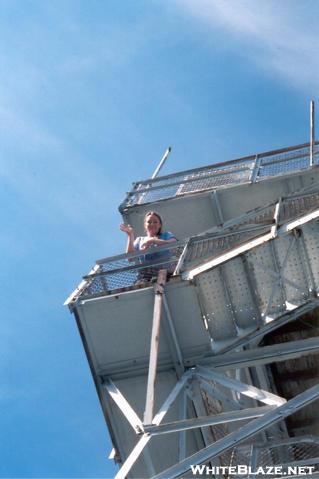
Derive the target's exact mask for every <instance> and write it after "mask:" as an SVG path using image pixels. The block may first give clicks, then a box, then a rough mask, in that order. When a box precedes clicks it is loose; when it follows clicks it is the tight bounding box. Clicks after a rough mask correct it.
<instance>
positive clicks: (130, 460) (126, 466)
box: [114, 371, 192, 479]
mask: <svg viewBox="0 0 319 479" xmlns="http://www.w3.org/2000/svg"><path fill="white" fill-rule="evenodd" d="M191 375H192V373H191V372H190V371H187V372H186V373H184V374H183V376H182V377H181V379H180V380H179V381H178V382H177V383H176V384H175V386H174V388H173V389H172V391H171V392H170V394H169V395H168V396H167V398H166V400H165V401H164V403H163V404H162V407H161V408H160V410H159V411H158V413H157V414H156V415H155V416H154V419H153V421H152V424H156V425H159V424H160V423H161V422H162V420H163V418H164V417H165V414H166V413H167V411H168V410H169V408H170V407H171V405H172V404H173V402H174V401H175V399H176V397H177V396H178V394H179V393H180V392H181V390H182V389H183V387H184V385H185V383H186V381H188V379H189V378H190V377H191ZM150 439H151V436H150V435H149V434H144V435H143V436H142V437H141V438H140V440H139V441H138V443H137V444H136V445H135V447H134V448H133V450H132V452H131V453H130V455H129V456H128V457H127V459H126V461H125V462H124V463H123V465H122V467H121V469H120V470H119V472H118V473H117V474H116V476H115V478H114V479H125V478H126V476H127V474H128V473H129V472H130V470H131V469H132V467H133V465H134V464H135V462H136V461H137V459H138V458H139V457H140V455H141V453H142V451H143V449H144V447H145V446H146V445H147V443H148V442H149V440H150Z"/></svg>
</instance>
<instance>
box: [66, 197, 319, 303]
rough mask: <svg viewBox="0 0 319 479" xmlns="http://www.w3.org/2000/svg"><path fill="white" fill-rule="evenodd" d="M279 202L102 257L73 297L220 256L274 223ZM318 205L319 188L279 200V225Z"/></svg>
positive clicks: (141, 280) (139, 284)
mask: <svg viewBox="0 0 319 479" xmlns="http://www.w3.org/2000/svg"><path fill="white" fill-rule="evenodd" d="M277 205H278V202H274V203H271V204H269V205H267V206H265V207H261V208H257V209H256V210H253V211H250V212H248V213H245V214H244V215H242V216H240V217H239V218H236V219H232V220H230V221H228V222H226V223H225V224H224V225H223V226H216V227H214V228H212V229H211V230H210V231H209V232H207V233H205V234H202V235H197V236H194V237H192V238H188V239H186V240H184V241H178V242H176V243H173V244H170V245H169V246H161V247H156V248H152V249H149V250H148V251H147V252H145V253H143V252H141V251H138V252H136V253H130V254H122V255H118V256H113V257H109V258H103V259H101V260H98V261H97V262H96V267H95V268H94V269H93V270H92V271H91V272H90V273H89V274H88V275H87V276H84V281H83V282H82V283H81V284H80V286H79V287H78V288H77V289H76V291H75V292H74V294H73V296H72V295H71V297H70V298H71V300H72V301H73V300H75V299H76V298H78V297H82V296H85V297H87V296H95V295H101V294H108V293H114V291H117V290H123V289H125V288H131V287H142V286H145V285H146V286H147V285H148V283H150V282H151V281H152V280H153V279H154V278H155V277H156V276H157V273H158V271H159V269H167V270H168V272H169V274H171V275H177V274H179V273H181V272H182V271H184V270H185V269H188V268H192V267H194V266H196V265H199V264H201V263H203V262H204V261H205V260H207V259H208V258H209V259H212V258H214V257H217V256H219V255H221V254H223V253H224V252H226V251H227V250H229V249H231V248H234V247H235V246H238V245H240V244H243V243H244V242H247V241H249V240H250V239H253V238H256V236H258V235H262V234H264V233H265V232H267V231H270V229H271V228H272V227H273V226H274V216H275V213H276V207H277ZM318 208H319V189H318V188H317V189H313V190H312V191H309V192H304V194H303V195H301V194H299V195H292V196H289V197H287V198H283V199H281V200H280V207H279V211H278V218H277V225H278V226H280V225H282V224H283V223H285V222H287V221H288V220H290V219H292V218H293V219H296V218H298V216H301V215H304V214H308V213H311V212H312V211H314V210H316V209H318Z"/></svg>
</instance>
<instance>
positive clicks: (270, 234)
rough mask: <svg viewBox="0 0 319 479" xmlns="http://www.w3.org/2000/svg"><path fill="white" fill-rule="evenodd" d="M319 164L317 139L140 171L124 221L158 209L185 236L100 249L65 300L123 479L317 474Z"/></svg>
mask: <svg viewBox="0 0 319 479" xmlns="http://www.w3.org/2000/svg"><path fill="white" fill-rule="evenodd" d="M318 165H319V142H313V143H312V144H311V143H310V144H309V143H307V144H303V145H298V146H293V147H289V148H284V149H281V150H277V151H271V152H267V153H261V154H257V155H252V156H249V157H245V158H240V159H237V160H233V161H229V162H226V163H214V164H213V165H211V166H206V167H203V168H196V169H192V170H188V171H183V172H180V173H177V174H171V175H166V176H160V177H155V178H151V179H149V180H146V181H139V182H137V183H134V184H133V188H132V190H131V191H130V192H129V193H128V194H127V196H126V198H125V200H124V201H123V203H122V204H121V206H120V212H121V214H122V216H123V220H124V222H126V223H130V224H131V225H133V227H134V230H135V231H136V233H137V234H138V235H141V234H143V218H144V215H145V213H146V212H147V211H149V210H155V211H157V212H159V214H160V215H161V216H162V218H163V219H164V223H165V225H164V226H165V229H167V230H170V231H173V232H174V234H175V235H176V237H177V238H178V239H179V241H178V242H177V243H172V244H170V245H169V247H165V248H164V247H161V248H156V251H157V252H161V250H163V251H165V254H164V255H163V254H160V255H157V256H158V258H157V259H154V260H152V261H145V258H144V257H143V256H141V252H136V253H131V254H122V255H119V256H114V257H110V258H103V259H101V260H98V261H97V262H96V265H95V266H94V267H93V269H92V270H91V271H90V272H89V274H88V275H86V276H84V278H83V281H82V282H81V283H80V285H79V286H78V287H77V289H76V290H75V291H74V292H73V293H72V294H71V296H70V297H69V298H68V299H67V301H66V304H68V306H69V308H70V310H71V312H72V313H73V314H74V316H75V318H76V322H77V325H78V328H79V332H80V335H81V338H82V341H83V346H84V348H85V351H86V354H87V358H88V362H89V364H90V368H91V372H92V375H93V378H94V381H95V385H96V389H97V393H98V395H99V399H100V402H101V407H102V409H103V413H104V416H105V421H106V424H107V427H108V429H109V432H110V436H111V440H112V442H113V446H114V458H115V460H116V461H117V462H118V464H119V472H118V474H117V475H116V478H117V479H120V478H126V477H128V478H154V479H155V478H156V479H160V478H165V479H167V478H177V477H181V476H182V477H195V476H196V475H195V474H194V473H193V471H192V466H194V465H203V467H204V468H203V469H202V470H203V471H204V472H203V475H202V476H201V477H205V471H206V473H207V474H208V476H209V477H216V478H219V477H221V478H227V477H232V478H235V477H241V478H243V477H246V478H250V479H253V478H255V477H256V476H255V472H256V470H257V469H258V467H264V468H265V467H266V466H280V467H282V471H283V473H284V472H286V471H290V473H292V472H294V473H295V476H294V477H295V478H297V477H299V476H300V477H301V475H302V474H303V472H305V471H311V472H312V473H313V474H312V476H311V477H313V478H315V477H319V472H316V471H319V468H318V464H319V407H318V406H319V401H318V399H319V384H317V383H318V371H319V366H318V353H319V340H318V331H319V329H318V327H319V319H318V318H319V309H318V308H319V299H318V294H319V293H318V291H319V168H318ZM155 256H156V255H155ZM155 256H154V257H155ZM168 270H169V271H171V272H173V274H172V275H170V276H169V277H167V275H166V272H167V271H168ZM141 271H143V275H142V277H143V278H144V279H143V280H142V281H141V279H140V278H141ZM147 271H149V272H150V274H149V277H148V278H147V276H146V275H145V272H147ZM154 272H156V274H155V273H154ZM238 465H240V466H241V467H244V466H245V467H246V470H247V474H246V475H243V474H241V475H239V474H238V469H237V468H236V467H237V466H238ZM226 466H227V467H226ZM206 467H207V468H208V469H205V468H206ZM199 471H200V470H199ZM300 471H301V473H300ZM198 477H199V476H198ZM264 477H267V476H264ZM271 477H272V478H274V477H276V476H274V475H273V474H272V475H271ZM278 477H279V476H278Z"/></svg>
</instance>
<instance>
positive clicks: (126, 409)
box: [103, 379, 143, 432]
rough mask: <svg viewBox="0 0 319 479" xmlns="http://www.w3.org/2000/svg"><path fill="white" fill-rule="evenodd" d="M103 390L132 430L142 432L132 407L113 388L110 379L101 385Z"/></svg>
mask: <svg viewBox="0 0 319 479" xmlns="http://www.w3.org/2000/svg"><path fill="white" fill-rule="evenodd" d="M103 387H104V389H105V390H106V391H107V392H108V393H109V395H110V396H111V398H112V399H113V401H114V402H115V404H116V405H117V406H118V407H119V409H120V410H121V411H122V413H123V414H124V416H125V418H126V419H127V420H128V422H129V423H130V424H131V426H132V428H133V429H134V430H135V432H136V431H142V430H143V424H142V421H141V420H140V418H139V417H138V415H137V414H136V412H135V411H134V409H133V408H132V406H130V404H129V403H128V402H127V400H126V399H125V397H124V396H123V394H122V393H121V391H120V390H119V389H118V388H117V387H116V386H115V384H114V383H113V381H112V380H111V379H108V380H107V381H106V382H105V383H104V384H103Z"/></svg>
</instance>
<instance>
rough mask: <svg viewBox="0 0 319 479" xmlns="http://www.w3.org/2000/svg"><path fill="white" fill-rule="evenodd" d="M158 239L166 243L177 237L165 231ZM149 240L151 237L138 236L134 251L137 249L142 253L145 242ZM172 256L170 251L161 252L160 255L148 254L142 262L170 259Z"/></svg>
mask: <svg viewBox="0 0 319 479" xmlns="http://www.w3.org/2000/svg"><path fill="white" fill-rule="evenodd" d="M158 238H159V239H161V240H165V241H166V240H169V239H172V238H175V236H174V235H173V233H171V232H170V231H163V232H162V233H160V234H159V236H158ZM148 239H150V237H149V236H138V237H137V238H136V240H135V241H134V249H136V251H140V250H141V249H142V246H143V244H144V241H146V240H148ZM175 239H176V238H175ZM156 246H157V245H155V244H154V245H152V246H151V247H150V249H153V248H156ZM170 256H171V253H170V252H169V251H159V252H158V253H151V254H149V253H148V254H146V255H145V256H144V257H143V258H141V259H142V261H147V262H148V261H155V260H156V261H157V260H163V259H164V260H165V259H169V258H170Z"/></svg>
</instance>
